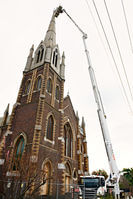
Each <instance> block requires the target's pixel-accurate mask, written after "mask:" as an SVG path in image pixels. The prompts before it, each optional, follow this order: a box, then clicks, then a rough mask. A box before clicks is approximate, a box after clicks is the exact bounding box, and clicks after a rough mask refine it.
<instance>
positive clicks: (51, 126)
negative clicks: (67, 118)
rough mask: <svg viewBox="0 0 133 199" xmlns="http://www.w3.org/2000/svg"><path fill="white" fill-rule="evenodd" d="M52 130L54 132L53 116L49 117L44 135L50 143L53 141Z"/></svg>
mask: <svg viewBox="0 0 133 199" xmlns="http://www.w3.org/2000/svg"><path fill="white" fill-rule="evenodd" d="M53 130H54V119H53V116H52V115H51V116H50V117H49V118H48V125H47V134H46V138H47V139H49V140H51V141H53Z"/></svg>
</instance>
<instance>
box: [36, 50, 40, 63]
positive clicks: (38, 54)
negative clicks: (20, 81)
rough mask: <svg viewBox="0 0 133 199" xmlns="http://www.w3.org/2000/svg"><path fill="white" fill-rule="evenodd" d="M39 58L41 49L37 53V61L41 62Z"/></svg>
mask: <svg viewBox="0 0 133 199" xmlns="http://www.w3.org/2000/svg"><path fill="white" fill-rule="evenodd" d="M39 60H40V50H39V51H38V53H37V59H36V63H38V62H39Z"/></svg>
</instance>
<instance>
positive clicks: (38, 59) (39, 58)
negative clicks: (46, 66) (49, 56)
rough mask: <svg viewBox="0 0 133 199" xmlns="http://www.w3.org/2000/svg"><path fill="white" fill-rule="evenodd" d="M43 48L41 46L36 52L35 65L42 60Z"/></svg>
mask: <svg viewBox="0 0 133 199" xmlns="http://www.w3.org/2000/svg"><path fill="white" fill-rule="evenodd" d="M43 54H44V48H43V47H42V46H41V47H40V49H39V51H38V52H37V57H36V63H39V62H41V61H42V59H43Z"/></svg>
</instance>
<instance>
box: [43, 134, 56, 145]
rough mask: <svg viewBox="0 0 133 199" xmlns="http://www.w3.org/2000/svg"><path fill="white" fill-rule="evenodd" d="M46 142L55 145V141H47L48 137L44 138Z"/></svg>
mask: <svg viewBox="0 0 133 199" xmlns="http://www.w3.org/2000/svg"><path fill="white" fill-rule="evenodd" d="M44 141H47V142H49V143H51V144H55V141H54V140H53V141H52V140H49V139H47V138H46V136H44Z"/></svg>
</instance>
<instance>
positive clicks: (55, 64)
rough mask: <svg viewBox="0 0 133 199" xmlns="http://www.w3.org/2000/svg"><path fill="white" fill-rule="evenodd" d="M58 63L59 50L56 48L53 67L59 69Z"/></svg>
mask: <svg viewBox="0 0 133 199" xmlns="http://www.w3.org/2000/svg"><path fill="white" fill-rule="evenodd" d="M57 61H58V50H57V48H56V49H55V51H54V53H53V61H52V63H53V65H54V66H55V67H57Z"/></svg>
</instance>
